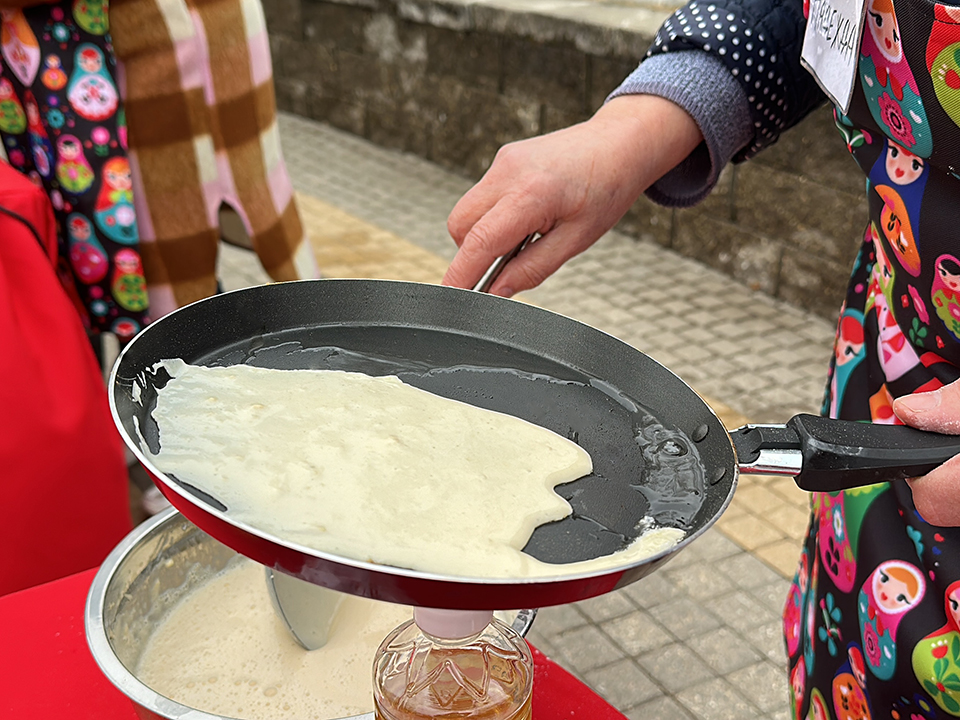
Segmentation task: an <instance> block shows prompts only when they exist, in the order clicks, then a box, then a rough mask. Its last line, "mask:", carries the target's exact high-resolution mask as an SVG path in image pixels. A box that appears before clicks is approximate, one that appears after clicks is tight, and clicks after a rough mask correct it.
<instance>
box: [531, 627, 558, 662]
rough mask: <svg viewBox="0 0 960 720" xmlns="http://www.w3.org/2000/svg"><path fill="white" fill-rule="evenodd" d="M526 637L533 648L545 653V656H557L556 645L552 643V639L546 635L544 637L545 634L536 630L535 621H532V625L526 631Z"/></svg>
mask: <svg viewBox="0 0 960 720" xmlns="http://www.w3.org/2000/svg"><path fill="white" fill-rule="evenodd" d="M526 637H527V640H529V641H530V643H531V644H532V645H533V646H534V647H535V648H537V649H538V650H539V651H540V652H542V653H543V654H544V655H546V656H547V657H551V658H552V657H556V656H557V654H558V653H557V646H556V645H554V643H553V641H552V640H551V639H550V638H548V637H546V636H545V635H543V634H541V633H540V632H539V631H538V630H537V624H536V622H534V624H533V627H531V628H530V630H529V631H528V632H527V636H526Z"/></svg>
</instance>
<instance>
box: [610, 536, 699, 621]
mask: <svg viewBox="0 0 960 720" xmlns="http://www.w3.org/2000/svg"><path fill="white" fill-rule="evenodd" d="M689 547H693V544H691V545H690V546H689ZM685 553H686V549H685V550H684V552H681V553H677V555H675V556H674V557H673V558H671V560H670V562H668V563H667V566H666V567H669V566H670V565H672V564H673V563H674V562H675V561H676V560H677V559H678V558H679V557H680V556H682V555H684V554H685ZM622 592H623V593H624V594H625V595H627V596H628V597H629V598H630V599H631V600H633V602H635V603H636V604H637V605H638V606H639V607H641V608H653V607H656V606H657V605H662V604H663V603H665V602H669V601H670V600H673V599H674V598H676V597H679V596H680V594H681V593H680V589H679V588H678V587H677V586H676V585H675V584H674V583H673V581H671V580H670V579H669V578H668V577H667V576H666V574H664V573H662V572H655V573H652V574H650V575H647V576H646V577H645V578H641V579H640V580H637V581H636V582H635V583H632V584H630V585H627V586H626V587H625V588H623V590H622Z"/></svg>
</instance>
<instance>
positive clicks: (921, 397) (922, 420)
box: [893, 381, 960, 435]
mask: <svg viewBox="0 0 960 720" xmlns="http://www.w3.org/2000/svg"><path fill="white" fill-rule="evenodd" d="M893 411H894V412H895V413H896V415H897V417H899V418H900V419H901V420H903V422H905V423H906V424H907V425H910V426H912V427H915V428H917V429H918V430H928V431H931V432H939V433H944V434H947V435H960V381H957V382H952V383H950V384H949V385H944V386H943V387H942V388H939V389H937V390H933V391H931V392H925V393H916V394H914V395H905V396H903V397H901V398H897V399H896V400H895V401H894V403H893Z"/></svg>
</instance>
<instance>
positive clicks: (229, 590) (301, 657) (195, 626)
mask: <svg viewBox="0 0 960 720" xmlns="http://www.w3.org/2000/svg"><path fill="white" fill-rule="evenodd" d="M411 617H412V612H411V610H410V608H409V607H406V606H403V605H393V604H391V603H380V602H374V601H373V600H368V599H366V598H361V597H355V596H353V595H347V596H345V597H344V600H343V602H342V604H341V605H340V608H339V610H338V611H337V615H336V617H335V619H334V621H333V626H332V627H331V630H330V636H329V639H328V641H327V644H326V645H324V646H323V647H322V648H321V649H319V650H314V651H313V652H307V651H306V650H304V649H303V648H301V647H300V646H299V645H297V643H296V642H295V641H294V640H293V638H292V636H291V635H290V633H289V632H288V631H287V629H286V628H285V627H284V626H283V623H282V621H281V620H280V619H279V618H278V617H277V616H276V614H275V613H274V611H273V607H272V605H271V604H270V598H269V596H268V594H267V588H266V584H265V581H264V574H263V566H261V565H258V564H257V563H254V562H252V561H250V560H247V559H245V558H238V560H237V563H236V564H232V565H230V566H229V567H228V568H227V569H226V570H224V571H223V572H222V573H220V574H219V575H216V576H214V577H213V578H212V579H211V580H210V581H209V582H208V583H206V584H204V585H203V586H202V587H200V588H199V589H198V590H196V591H195V592H193V593H191V594H189V595H187V596H186V597H185V598H184V599H183V600H182V601H181V602H180V603H179V604H178V605H176V606H175V607H174V608H173V609H172V610H171V611H170V613H169V615H168V616H167V617H166V618H165V619H164V620H163V621H162V623H161V624H160V626H159V627H158V628H157V630H156V631H155V632H154V633H153V635H152V636H151V637H150V641H149V642H148V644H147V646H146V648H145V649H144V652H143V655H142V656H141V658H140V663H139V665H138V667H137V677H138V678H140V680H141V681H142V682H143V683H144V684H146V685H148V686H149V687H151V688H153V689H154V690H156V691H157V692H159V693H160V694H161V695H164V696H166V697H168V698H171V699H173V700H176V701H177V702H180V703H181V704H183V705H187V706H189V707H192V708H196V709H198V710H205V711H206V712H209V713H214V714H217V715H223V716H226V717H234V718H244V719H245V720H258V719H259V718H263V719H264V720H283V719H285V718H298V719H301V720H302V719H303V718H318V719H319V718H342V717H349V716H351V715H358V714H360V713H366V712H370V711H372V710H373V695H372V690H371V670H370V668H371V663H372V662H373V656H374V655H375V654H376V651H377V648H378V647H379V645H380V642H381V641H382V640H383V638H384V637H386V635H387V634H388V633H389V632H390V631H391V630H393V628H395V627H396V626H397V625H399V624H400V623H402V622H405V621H406V620H409V619H410V618H411Z"/></svg>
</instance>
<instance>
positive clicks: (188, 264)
mask: <svg viewBox="0 0 960 720" xmlns="http://www.w3.org/2000/svg"><path fill="white" fill-rule="evenodd" d="M110 32H111V35H112V37H113V43H114V48H115V52H116V57H117V60H118V63H119V65H120V77H121V82H122V86H123V90H122V92H124V97H125V102H126V121H127V126H128V133H129V138H128V143H129V156H130V164H131V167H132V169H133V177H134V183H135V185H134V198H135V200H134V202H135V205H136V209H137V222H138V225H139V229H140V248H141V253H142V255H143V264H144V270H145V274H146V277H147V282H148V286H149V288H150V311H151V315H152V316H153V317H159V316H160V315H162V314H164V313H165V312H169V311H170V310H172V309H174V308H175V307H177V306H180V305H184V304H186V303H188V302H192V301H194V300H197V299H200V298H203V297H206V296H208V295H211V294H213V293H214V292H215V289H216V278H215V263H216V253H217V242H218V240H219V231H218V213H219V209H220V206H221V204H222V203H227V204H228V205H230V206H231V207H233V209H234V210H236V211H237V213H238V214H239V215H240V217H241V218H242V219H243V221H244V224H245V225H246V227H247V231H248V233H249V234H250V237H251V240H252V241H253V247H254V249H255V250H256V252H257V254H258V256H259V258H260V261H261V263H262V264H263V267H264V269H265V270H266V271H267V273H268V274H269V275H270V276H271V277H272V278H274V279H275V280H294V279H298V278H302V277H315V276H316V274H317V271H316V266H315V262H314V259H313V254H312V251H311V250H310V246H309V242H308V241H307V239H306V236H305V233H304V231H303V227H302V225H301V221H300V217H299V214H298V212H297V208H296V205H295V203H294V198H293V189H292V186H291V184H290V180H289V177H288V175H287V172H286V167H285V166H284V163H283V158H282V155H281V151H280V138H279V133H278V130H277V120H276V105H275V98H274V88H273V76H272V71H271V63H270V50H269V44H268V39H267V30H266V24H265V22H264V17H263V9H262V7H261V5H260V2H259V0H112V2H111V5H110Z"/></svg>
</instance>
